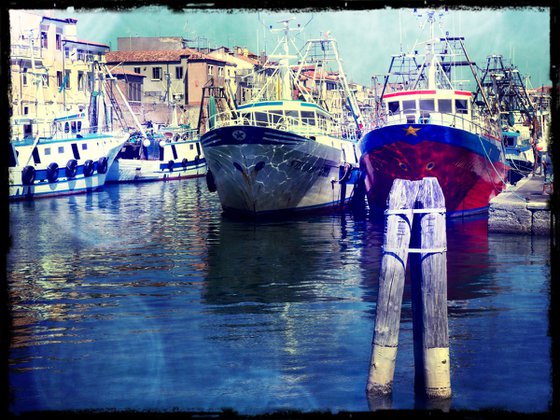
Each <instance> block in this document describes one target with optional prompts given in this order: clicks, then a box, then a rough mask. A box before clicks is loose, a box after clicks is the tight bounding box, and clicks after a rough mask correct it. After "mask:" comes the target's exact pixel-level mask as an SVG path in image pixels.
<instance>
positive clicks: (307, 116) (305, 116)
mask: <svg viewBox="0 0 560 420" xmlns="http://www.w3.org/2000/svg"><path fill="white" fill-rule="evenodd" d="M301 120H302V122H303V123H304V124H308V125H315V113H314V112H313V111H301Z"/></svg>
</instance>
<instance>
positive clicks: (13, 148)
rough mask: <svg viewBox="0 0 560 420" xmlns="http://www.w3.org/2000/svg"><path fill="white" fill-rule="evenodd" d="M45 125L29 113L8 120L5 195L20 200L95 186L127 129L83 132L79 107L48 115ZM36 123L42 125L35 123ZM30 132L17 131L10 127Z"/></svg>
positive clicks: (84, 118) (100, 183)
mask: <svg viewBox="0 0 560 420" xmlns="http://www.w3.org/2000/svg"><path fill="white" fill-rule="evenodd" d="M49 125H50V127H49V129H47V128H46V127H45V122H44V121H41V120H37V119H31V118H16V119H14V120H13V134H12V139H11V141H10V156H9V168H8V169H9V186H10V189H9V194H10V195H9V198H10V200H13V201H16V200H23V199H31V198H40V197H53V196H59V195H68V194H76V193H83V192H88V191H95V190H97V189H99V188H101V187H103V185H104V184H105V180H106V176H107V171H108V169H109V167H110V166H111V165H112V163H113V160H114V159H115V156H116V155H117V153H118V152H119V150H120V149H121V147H122V145H123V143H124V142H125V141H126V139H127V137H128V133H124V132H122V133H109V132H89V130H88V128H87V127H88V115H87V113H86V112H84V111H79V112H75V113H69V114H67V115H63V116H59V117H56V118H54V119H53V121H52V123H51V124H49ZM41 127H42V128H41ZM23 132H25V133H30V135H22V136H21V137H20V136H18V135H17V134H15V133H23Z"/></svg>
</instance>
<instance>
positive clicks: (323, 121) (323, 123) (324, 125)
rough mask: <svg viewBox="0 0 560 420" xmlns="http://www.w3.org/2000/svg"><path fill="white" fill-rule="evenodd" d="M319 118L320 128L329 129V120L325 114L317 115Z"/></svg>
mask: <svg viewBox="0 0 560 420" xmlns="http://www.w3.org/2000/svg"><path fill="white" fill-rule="evenodd" d="M317 118H318V120H319V129H320V130H326V129H327V120H326V118H325V116H324V115H321V114H319V115H317Z"/></svg>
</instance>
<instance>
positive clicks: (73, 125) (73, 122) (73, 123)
mask: <svg viewBox="0 0 560 420" xmlns="http://www.w3.org/2000/svg"><path fill="white" fill-rule="evenodd" d="M76 131H77V127H76V121H72V133H76Z"/></svg>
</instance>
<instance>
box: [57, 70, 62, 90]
mask: <svg viewBox="0 0 560 420" xmlns="http://www.w3.org/2000/svg"><path fill="white" fill-rule="evenodd" d="M56 86H57V87H61V86H62V72H61V71H57V72H56Z"/></svg>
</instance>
